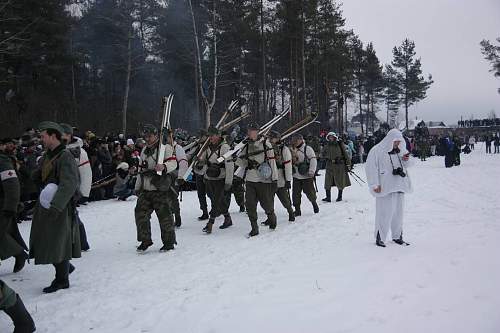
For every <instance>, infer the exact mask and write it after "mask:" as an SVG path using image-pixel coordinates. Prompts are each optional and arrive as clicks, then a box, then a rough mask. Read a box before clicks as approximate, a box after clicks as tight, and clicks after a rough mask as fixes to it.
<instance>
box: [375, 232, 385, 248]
mask: <svg viewBox="0 0 500 333" xmlns="http://www.w3.org/2000/svg"><path fill="white" fill-rule="evenodd" d="M375 244H376V245H377V246H380V247H385V244H384V242H383V241H382V240H381V239H380V232H378V231H377V240H376V242H375Z"/></svg>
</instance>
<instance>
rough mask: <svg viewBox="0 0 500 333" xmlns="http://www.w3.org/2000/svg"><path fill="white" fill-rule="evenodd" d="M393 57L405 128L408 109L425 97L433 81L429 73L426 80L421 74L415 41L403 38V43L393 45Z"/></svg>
mask: <svg viewBox="0 0 500 333" xmlns="http://www.w3.org/2000/svg"><path fill="white" fill-rule="evenodd" d="M392 53H393V56H394V59H393V60H392V62H391V65H392V67H393V68H394V70H396V72H397V74H396V82H397V84H398V88H399V90H400V91H401V94H400V102H401V104H402V105H403V106H404V108H405V121H406V128H408V109H409V108H410V106H412V105H413V104H415V103H417V102H419V101H421V100H423V99H425V98H426V97H427V95H426V93H427V90H428V89H429V87H430V86H431V84H432V83H434V81H433V80H432V75H430V74H429V76H428V79H427V80H426V79H425V78H424V77H423V75H422V68H421V67H422V64H421V61H420V58H418V59H417V58H416V52H415V43H414V42H413V41H411V40H409V39H405V40H404V41H403V43H402V44H401V45H400V46H398V47H394V49H393V51H392Z"/></svg>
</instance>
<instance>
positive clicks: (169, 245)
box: [160, 230, 177, 252]
mask: <svg viewBox="0 0 500 333" xmlns="http://www.w3.org/2000/svg"><path fill="white" fill-rule="evenodd" d="M174 245H177V240H176V237H175V231H174V230H172V231H169V232H168V234H167V239H166V240H165V242H164V243H163V246H162V247H161V249H160V252H167V251H170V250H173V249H175V246H174Z"/></svg>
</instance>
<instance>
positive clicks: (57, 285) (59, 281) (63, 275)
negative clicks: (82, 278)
mask: <svg viewBox="0 0 500 333" xmlns="http://www.w3.org/2000/svg"><path fill="white" fill-rule="evenodd" d="M54 267H55V269H56V278H55V280H54V281H52V283H51V284H50V286H48V287H46V288H43V292H44V293H46V294H50V293H54V292H56V291H58V290H59V289H68V288H69V261H68V260H65V261H63V262H61V263H59V264H54Z"/></svg>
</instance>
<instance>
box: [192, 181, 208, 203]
mask: <svg viewBox="0 0 500 333" xmlns="http://www.w3.org/2000/svg"><path fill="white" fill-rule="evenodd" d="M195 180H196V193H197V194H198V201H199V203H200V209H201V210H202V211H203V212H206V211H208V206H207V192H206V189H205V183H204V182H203V176H202V175H198V174H197V175H196V178H195Z"/></svg>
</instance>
